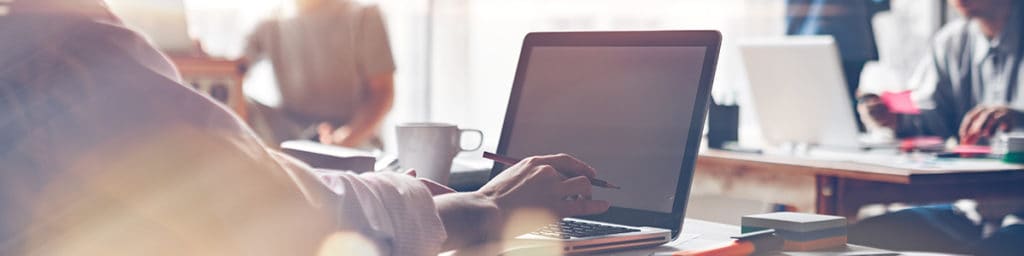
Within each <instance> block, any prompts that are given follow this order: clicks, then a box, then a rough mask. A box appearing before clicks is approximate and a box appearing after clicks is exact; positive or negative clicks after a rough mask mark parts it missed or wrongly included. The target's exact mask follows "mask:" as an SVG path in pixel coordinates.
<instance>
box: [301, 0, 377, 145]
mask: <svg viewBox="0 0 1024 256" xmlns="http://www.w3.org/2000/svg"><path fill="white" fill-rule="evenodd" d="M356 49H357V54H356V58H357V61H358V64H359V65H358V67H357V68H358V71H359V73H360V74H362V75H363V76H364V77H366V79H367V82H368V83H369V85H368V87H369V88H368V92H367V96H366V97H367V98H366V101H365V102H364V103H363V104H362V105H361V106H359V108H358V109H356V111H355V116H353V117H352V120H349V123H348V124H346V125H345V126H343V127H340V129H337V130H335V128H336V127H330V126H329V125H321V126H320V127H319V129H318V131H319V133H320V142H322V143H331V144H336V145H340V146H346V147H358V146H362V145H364V144H365V143H366V142H367V141H368V140H370V139H371V138H373V136H374V135H375V133H376V132H377V128H379V127H380V124H381V123H382V122H383V121H384V118H385V116H387V113H388V111H390V110H391V106H392V104H393V101H394V94H395V92H394V91H395V86H394V74H395V63H394V58H393V57H392V53H391V45H390V42H389V39H388V33H387V26H385V24H384V17H383V16H382V15H381V12H380V9H379V8H377V7H376V6H373V5H370V6H366V7H365V8H364V9H363V10H362V17H361V22H360V25H359V31H358V33H357V37H356Z"/></svg>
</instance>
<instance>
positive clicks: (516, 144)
mask: <svg viewBox="0 0 1024 256" xmlns="http://www.w3.org/2000/svg"><path fill="white" fill-rule="evenodd" d="M720 43H721V35H720V34H719V33H718V32H716V31H652V32H564V33H531V34H529V35H527V36H526V40H525V42H524V44H523V49H522V52H521V56H520V59H519V67H518V70H517V72H516V77H515V82H514V84H513V86H512V95H511V98H510V100H509V105H508V110H507V112H506V116H505V123H504V127H503V129H502V134H501V140H500V142H499V145H498V149H497V153H498V154H502V155H506V156H510V157H516V158H522V157H527V156H532V155H544V154H554V153H568V154H571V155H573V156H575V157H577V158H579V159H581V160H583V161H585V162H587V163H589V164H590V165H592V166H593V167H594V168H595V169H597V170H598V177H600V178H601V179H604V180H607V181H609V182H611V183H614V184H616V185H618V186H620V187H621V189H619V190H615V189H604V188H599V187H594V189H593V196H594V198H595V199H600V200H607V201H609V202H611V205H612V207H611V209H610V210H609V211H608V212H606V213H604V214H601V215H596V216H582V217H576V218H566V219H563V220H562V221H561V223H554V224H552V225H549V226H548V227H545V228H542V229H541V230H538V231H537V232H534V233H530V234H524V235H522V236H519V237H518V239H519V240H530V242H534V241H535V242H556V243H560V244H561V247H562V249H563V250H564V251H565V252H566V253H570V254H572V253H583V252H594V251H604V250H613V249H625V248H634V247H642V246H655V245H659V244H663V243H666V242H669V241H672V240H673V239H674V238H675V237H677V236H678V235H679V231H680V229H681V228H682V220H683V214H684V211H685V208H686V202H687V198H688V196H689V191H690V184H691V182H692V177H693V168H694V163H695V161H696V159H697V152H698V147H699V145H700V140H701V134H702V130H703V128H704V120H705V117H706V115H707V106H708V102H709V101H710V100H709V94H710V91H711V84H712V80H713V78H714V73H715V67H716V64H717V61H718V53H719V47H720ZM506 167H507V166H503V165H501V164H496V165H495V166H494V168H493V169H492V172H491V175H492V177H493V176H495V175H497V174H499V173H500V172H501V171H503V170H504V169H505V168H506Z"/></svg>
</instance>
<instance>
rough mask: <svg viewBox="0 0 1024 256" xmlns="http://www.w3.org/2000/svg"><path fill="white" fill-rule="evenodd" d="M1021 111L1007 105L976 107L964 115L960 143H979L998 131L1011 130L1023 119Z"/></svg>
mask: <svg viewBox="0 0 1024 256" xmlns="http://www.w3.org/2000/svg"><path fill="white" fill-rule="evenodd" d="M1020 115H1021V113H1020V112H1017V111H1015V110H1012V109H1010V108H1008V107H1006V106H982V107H976V108H974V109H972V110H971V111H969V112H967V114H966V115H964V120H963V121H962V122H961V123H960V133H959V134H960V144H961V145H973V144H977V143H978V141H979V140H981V139H983V138H989V137H992V135H994V134H995V133H996V131H1004V132H1005V131H1010V130H1011V129H1013V128H1014V126H1015V125H1016V122H1017V121H1018V120H1021V117H1020Z"/></svg>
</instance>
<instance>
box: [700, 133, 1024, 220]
mask: <svg viewBox="0 0 1024 256" xmlns="http://www.w3.org/2000/svg"><path fill="white" fill-rule="evenodd" d="M696 170H697V172H698V174H697V176H701V173H704V174H705V175H710V176H715V177H722V175H720V174H721V173H727V174H728V175H727V176H729V177H742V176H745V175H747V174H760V175H773V176H776V177H783V179H781V180H784V179H785V178H793V179H799V178H809V179H813V184H814V185H813V187H814V188H813V191H814V201H815V203H814V206H815V211H816V212H817V213H821V214H831V215H839V216H846V217H848V218H850V219H851V220H854V219H855V218H856V215H857V213H858V211H859V210H860V208H861V207H862V206H864V205H868V204H874V203H893V202H906V203H930V202H950V201H955V200H958V199H979V200H986V199H995V200H1003V199H1011V200H1012V199H1021V198H1024V171H1022V170H1001V171H970V172H936V171H929V170H915V169H900V168H894V167H886V166H881V165H872V164H864V163H855V162H845V161H826V160H814V159H809V158H799V157H789V156H770V155H759V154H747V153H736V152H728V151H720V150H707V151H705V152H702V153H701V154H700V157H699V158H698V160H697V167H696ZM697 182H700V181H699V180H697V181H695V184H696V183H697ZM758 185H759V186H766V187H772V188H771V190H768V191H774V192H772V193H793V192H792V191H789V189H792V187H787V186H788V184H786V183H785V182H762V183H759V184H758ZM740 189H742V188H740ZM740 189H736V190H740ZM797 193H800V192H797ZM724 194H727V196H728V194H729V191H726V192H724ZM801 210H806V209H801Z"/></svg>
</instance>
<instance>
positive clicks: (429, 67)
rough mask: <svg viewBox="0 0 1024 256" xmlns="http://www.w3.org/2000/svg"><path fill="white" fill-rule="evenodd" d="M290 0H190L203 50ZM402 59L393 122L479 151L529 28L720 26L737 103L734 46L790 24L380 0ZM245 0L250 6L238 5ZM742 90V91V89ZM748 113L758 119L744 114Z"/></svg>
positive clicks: (665, 6) (576, 7)
mask: <svg viewBox="0 0 1024 256" xmlns="http://www.w3.org/2000/svg"><path fill="white" fill-rule="evenodd" d="M283 1H287V0H221V1H204V0H186V4H187V8H188V9H189V19H190V29H191V32H192V34H193V35H194V36H196V37H197V38H199V39H200V40H201V41H202V43H203V44H204V47H205V48H206V50H207V52H208V53H210V54H213V55H215V56H225V57H234V56H238V55H239V53H240V52H241V46H242V42H243V39H244V37H245V34H246V33H248V31H249V30H251V29H252V27H253V26H254V25H255V24H256V22H257V21H258V20H259V18H260V17H263V16H264V15H267V14H268V13H270V11H271V10H273V7H274V6H277V5H279V4H281V3H282V2H283ZM377 2H378V3H379V4H380V5H381V6H382V9H383V10H384V12H385V16H386V19H387V23H388V27H389V34H390V36H391V44H392V49H393V51H394V56H395V61H396V64H397V66H398V72H397V74H396V105H395V109H394V110H393V111H392V114H391V117H390V118H389V123H388V124H386V126H385V128H384V130H383V131H384V132H383V134H384V135H385V141H386V142H387V144H388V145H389V146H391V147H389V148H394V147H393V145H394V144H393V142H392V141H393V140H392V139H391V138H393V135H391V134H392V133H393V132H392V131H393V128H392V127H393V126H394V124H396V123H400V122H411V121H437V122H450V123H454V124H458V125H459V126H461V127H464V128H475V129H481V130H483V131H484V133H485V142H484V147H483V149H485V150H492V149H494V148H495V147H496V146H497V143H498V139H499V138H498V137H499V135H500V130H501V124H502V122H503V118H504V111H505V106H506V104H507V101H508V94H509V91H510V89H511V86H512V79H513V76H514V73H515V68H516V63H517V61H518V56H519V50H520V47H521V44H522V39H523V37H524V36H525V35H526V34H527V33H528V32H531V31H567V30H690V29H715V30H720V31H722V32H723V34H724V36H725V42H724V46H723V52H722V55H721V61H720V64H719V71H718V77H717V79H716V82H715V91H714V94H715V96H716V98H717V99H719V100H723V101H727V102H728V101H734V100H735V99H736V98H737V97H738V96H742V94H743V92H744V91H745V90H744V89H741V88H744V87H745V79H743V75H742V73H741V72H742V70H741V66H742V65H741V63H739V59H738V56H737V53H736V52H735V51H736V50H735V49H734V48H733V47H729V46H730V45H732V44H734V43H735V42H737V41H738V40H742V39H743V38H748V37H762V36H778V35H782V34H783V32H784V18H783V16H784V8H785V2H784V1H783V0H716V1H706V0H631V1H625V0H514V1H513V0H379V1H377ZM240 6H244V8H241V7H240ZM269 73H270V72H269V69H268V68H267V67H265V66H263V67H260V66H257V67H255V68H254V72H253V74H251V75H250V78H249V79H248V80H247V83H246V87H247V89H246V91H247V94H250V95H252V96H254V97H256V98H257V99H262V100H264V101H271V102H269V103H271V104H272V103H273V100H274V96H275V92H274V87H273V77H272V76H270V74H269ZM740 98H742V97H740ZM745 120H752V119H751V118H745Z"/></svg>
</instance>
